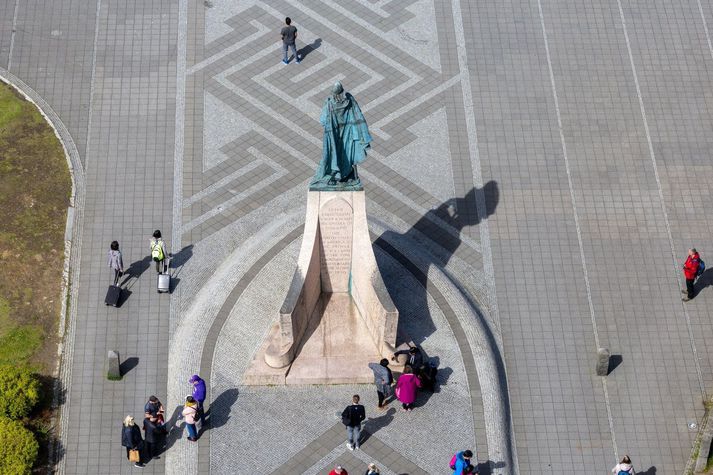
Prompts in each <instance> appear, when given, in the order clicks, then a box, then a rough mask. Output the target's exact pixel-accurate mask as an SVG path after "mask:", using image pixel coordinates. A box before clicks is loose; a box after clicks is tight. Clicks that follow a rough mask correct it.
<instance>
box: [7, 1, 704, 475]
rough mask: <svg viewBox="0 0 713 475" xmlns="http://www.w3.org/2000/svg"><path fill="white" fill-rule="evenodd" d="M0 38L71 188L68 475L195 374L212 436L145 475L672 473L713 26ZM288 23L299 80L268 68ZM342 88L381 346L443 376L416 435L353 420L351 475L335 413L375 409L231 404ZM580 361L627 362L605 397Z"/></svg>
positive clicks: (338, 403) (551, 13)
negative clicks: (358, 146)
mask: <svg viewBox="0 0 713 475" xmlns="http://www.w3.org/2000/svg"><path fill="white" fill-rule="evenodd" d="M0 13H1V15H0V67H2V68H5V69H8V70H9V71H10V72H11V73H12V74H14V75H16V76H17V77H19V78H20V79H22V80H23V81H24V82H25V83H27V85H28V86H29V87H30V88H32V89H34V90H35V91H36V92H37V93H38V94H39V96H41V97H42V98H44V99H45V100H46V101H47V103H48V104H49V106H51V107H52V109H54V111H55V112H56V113H57V116H58V117H59V119H60V120H61V121H62V122H63V124H64V125H65V126H66V129H67V130H68V131H69V133H70V134H71V136H72V138H73V141H74V143H75V144H76V149H77V152H78V155H79V157H80V158H81V169H80V167H77V172H78V173H82V177H83V179H84V181H85V182H86V188H85V189H83V190H82V191H83V196H82V197H80V198H81V199H79V200H78V202H79V204H81V203H82V202H83V203H84V206H83V208H82V209H81V210H78V215H79V216H80V217H81V218H82V220H81V222H80V223H79V224H80V226H79V227H78V228H77V232H76V233H75V245H78V244H79V243H81V254H78V253H75V256H74V259H76V260H78V262H75V264H77V265H75V267H74V269H73V270H74V272H75V274H74V275H75V277H76V279H75V280H74V281H73V284H74V286H73V289H74V294H73V295H72V300H71V303H72V305H71V307H70V321H69V325H68V333H67V338H68V344H71V348H68V349H67V352H66V353H65V354H66V355H67V356H68V358H67V364H66V365H65V367H64V368H63V370H64V371H65V373H64V374H68V375H69V374H70V373H71V379H69V380H67V383H68V384H69V386H68V387H67V388H66V389H67V393H66V395H67V403H66V405H65V409H64V412H63V422H64V424H65V426H64V428H65V432H64V434H63V450H64V457H63V459H62V466H61V468H62V470H63V471H64V472H67V473H100V472H111V473H124V472H129V471H131V470H132V468H131V467H130V465H129V464H128V463H127V462H126V460H125V459H124V452H123V450H121V449H120V443H119V429H120V421H121V419H122V417H123V416H124V415H125V414H127V413H133V414H140V413H141V410H142V406H143V403H144V401H145V399H146V398H147V396H148V395H150V394H156V395H157V396H159V398H161V399H162V400H164V402H166V403H167V405H168V406H169V409H170V410H171V411H173V410H174V408H176V407H177V405H178V403H179V401H180V400H181V399H182V398H183V397H184V396H185V394H186V393H187V392H188V391H189V387H188V385H187V383H186V380H187V377H188V376H189V375H190V374H192V373H193V372H198V371H200V373H201V374H203V375H204V376H205V377H206V378H207V379H208V380H209V381H210V383H211V384H210V386H211V388H210V401H211V402H212V405H211V415H210V418H211V424H210V430H208V431H207V432H205V433H204V435H203V437H202V438H201V440H200V442H199V443H198V444H194V445H189V444H188V442H186V441H185V440H177V439H176V438H175V434H174V437H173V438H172V439H171V447H170V449H169V451H168V453H167V454H166V456H165V457H164V458H162V459H161V460H158V461H154V462H152V463H151V464H150V465H149V467H147V468H146V469H145V471H147V472H149V473H152V472H155V473H164V472H170V473H199V472H200V473H207V472H209V471H210V472H215V473H236V472H237V473H252V472H259V473H263V472H264V473H269V472H270V471H272V470H274V471H275V472H276V473H280V470H281V471H282V472H283V473H296V472H304V473H324V469H325V468H326V467H329V466H331V465H333V464H335V463H343V464H344V465H345V466H347V467H348V468H349V469H350V470H352V467H354V468H355V469H356V471H358V470H359V469H361V468H363V466H364V465H365V464H366V463H368V462H369V461H372V460H374V461H377V463H379V464H380V465H381V466H382V467H383V468H384V472H385V473H421V472H420V471H423V472H426V473H439V472H441V471H442V470H443V466H444V464H445V463H447V460H448V459H449V457H450V454H452V452H453V451H454V450H457V449H462V448H464V447H465V446H469V447H475V448H476V449H477V452H478V455H479V457H481V458H482V459H486V460H489V461H490V462H491V463H490V467H491V469H492V471H493V473H517V472H518V467H519V471H520V472H522V473H544V472H550V471H565V470H569V471H571V470H573V469H574V470H579V471H581V472H582V473H606V472H605V471H607V470H609V469H610V468H611V466H612V465H613V464H614V462H615V459H616V458H617V457H619V456H621V455H623V454H624V453H628V454H630V455H631V456H632V458H633V459H634V462H635V464H636V466H637V469H638V470H639V471H640V472H644V473H649V474H653V473H680V472H682V471H683V467H684V464H685V462H686V460H687V458H688V454H689V452H690V448H691V445H692V441H693V438H694V437H695V431H690V430H689V428H688V425H689V424H690V423H695V422H697V421H698V420H699V419H700V418H701V416H702V414H703V408H702V404H701V401H702V398H703V396H704V395H706V394H709V393H710V391H711V386H712V384H713V376H711V374H713V372H712V371H711V369H713V368H711V355H713V352H712V351H711V350H710V349H709V347H708V345H707V342H708V341H713V340H711V336H713V335H711V334H712V333H713V326H712V325H711V319H710V316H711V315H710V311H709V309H708V307H707V305H706V304H707V302H708V301H709V300H710V296H709V295H708V293H709V291H708V290H706V289H704V287H705V286H707V285H708V283H709V282H711V281H713V277H710V276H708V274H706V275H705V276H704V278H703V279H702V280H701V283H700V285H699V286H700V287H701V289H702V293H701V295H700V296H699V297H698V298H697V299H696V300H694V301H693V302H691V303H690V304H687V305H686V306H684V305H683V304H682V303H680V292H679V286H680V284H681V281H680V265H681V259H682V258H683V257H684V256H685V251H686V249H687V248H688V247H690V246H696V247H698V248H699V249H700V250H701V251H702V253H703V257H704V259H705V257H706V255H707V254H706V253H707V251H706V249H713V242H711V240H710V238H708V236H709V235H710V234H711V233H710V231H711V230H710V226H708V225H707V224H706V223H707V220H706V218H707V216H708V215H709V214H710V211H711V205H710V203H711V200H710V194H711V192H710V190H709V187H708V186H707V183H708V182H709V181H711V180H710V178H711V177H713V169H712V168H711V167H712V166H711V165H710V160H709V157H708V154H709V153H710V149H711V140H710V138H709V137H710V131H711V128H712V126H713V118H712V117H713V115H712V114H711V112H713V111H712V110H711V107H712V106H711V105H710V104H709V102H710V101H708V98H709V95H710V94H709V91H710V90H711V86H712V85H713V76H712V75H711V71H713V46H711V39H710V33H709V29H710V28H709V22H710V21H711V18H713V7H711V6H710V5H709V4H707V3H705V2H700V1H699V0H690V1H684V2H682V3H678V4H676V5H671V4H670V2H664V1H663V0H654V1H647V2H620V1H619V0H615V1H613V2H612V1H609V2H594V3H592V2H585V1H579V0H575V1H568V2H552V1H544V0H536V1H528V2H523V1H508V0H504V1H498V2H461V1H458V0H452V1H449V2H431V1H428V0H391V1H389V0H384V1H380V2H375V1H371V0H369V1H367V0H336V1H329V2H328V1H322V0H311V1H307V2H301V3H300V4H299V5H297V4H293V3H290V2H286V1H282V0H275V1H270V2H261V1H241V2H232V1H227V0H211V1H205V2H198V1H195V0H190V1H189V0H179V1H177V2H168V1H161V2H148V3H146V2H137V1H129V2H121V4H117V3H115V2H106V1H105V0H81V1H80V0H63V1H61V2H52V3H49V4H48V3H46V2H38V1H32V2H29V3H28V2H20V1H15V2H13V1H7V2H5V3H3V4H1V5H0ZM285 15H289V16H291V17H292V18H293V19H294V21H295V24H296V26H297V28H298V29H299V32H300V35H299V38H298V44H299V46H300V47H301V48H303V53H304V54H305V55H306V57H305V58H304V61H303V62H302V64H300V65H295V64H290V65H288V66H284V65H282V64H281V63H280V62H279V59H280V58H279V55H280V48H279V43H278V37H277V31H278V30H279V28H280V25H281V23H282V21H283V19H284V16H285ZM337 79H341V80H342V81H343V82H344V84H345V86H346V88H347V90H349V91H351V92H353V93H354V94H355V95H356V97H357V98H358V99H359V102H360V104H361V105H362V108H363V110H364V112H365V115H366V117H367V119H368V120H369V124H370V128H371V130H372V133H373V135H374V137H375V142H374V144H373V152H372V153H371V154H370V158H369V161H368V162H367V163H366V164H365V165H364V167H363V171H362V173H361V174H362V176H363V179H364V181H365V183H366V189H367V196H368V202H369V205H368V206H369V216H370V223H369V225H370V231H371V233H372V236H373V239H374V242H375V252H376V255H377V260H378V261H379V265H380V267H381V268H382V272H383V273H384V275H385V276H386V279H385V280H386V283H387V286H388V287H389V290H390V292H391V293H392V295H393V296H394V300H395V302H396V304H397V306H398V307H399V310H400V312H401V316H402V317H401V323H402V325H404V327H405V328H407V329H408V331H409V332H410V333H411V335H412V336H413V337H414V338H415V340H416V341H417V342H418V343H419V344H421V345H422V346H423V347H424V349H426V351H427V352H429V354H431V355H434V356H438V357H439V359H440V361H441V366H442V368H443V371H442V372H441V375H442V376H441V379H442V381H441V382H442V384H441V391H440V392H438V393H436V394H433V395H432V396H430V397H427V395H424V398H423V399H422V402H423V403H425V406H424V407H423V408H419V410H417V411H415V412H414V413H413V414H410V415H408V416H407V415H405V414H401V413H393V412H385V413H376V411H369V417H370V421H369V423H368V424H367V432H369V434H370V437H369V439H368V440H367V441H366V442H365V444H364V446H363V451H360V452H353V453H352V452H349V451H347V450H346V448H345V447H344V445H343V440H342V439H341V437H343V434H341V433H340V432H341V430H342V428H341V427H340V425H339V424H338V420H337V418H336V416H335V412H336V411H339V410H341V408H342V406H344V405H345V404H346V402H345V401H347V402H348V398H349V396H350V395H351V394H352V393H353V392H359V393H360V394H362V395H363V396H364V397H365V399H366V401H367V404H369V405H373V403H374V401H372V399H374V395H373V389H372V388H371V387H367V386H360V387H349V386H343V387H327V388H316V387H315V388H289V389H288V388H246V387H243V386H241V383H240V381H241V377H242V372H243V371H244V368H245V366H246V365H247V363H248V362H249V360H250V358H251V357H252V354H253V353H254V351H255V349H256V347H257V345H258V344H259V342H260V341H262V338H263V337H264V335H265V334H266V332H267V329H268V326H269V323H270V322H271V321H272V320H273V319H274V317H275V314H276V307H279V305H280V303H281V300H282V296H283V295H284V288H285V286H286V285H287V282H289V276H290V273H291V271H292V270H291V269H292V266H293V265H294V261H295V258H296V253H297V248H298V246H299V239H300V235H301V224H302V219H303V216H304V202H305V187H306V182H307V180H308V178H309V177H310V176H311V174H312V171H313V169H314V167H315V165H316V163H317V161H318V159H319V156H320V150H321V130H320V127H319V124H318V121H317V117H318V114H319V108H320V105H321V101H322V100H323V98H324V97H325V95H326V94H327V91H328V89H329V86H330V84H331V83H333V82H334V81H335V80H337ZM155 228H161V229H162V231H163V232H164V234H165V235H166V236H167V237H168V240H169V243H170V244H171V248H172V251H173V252H174V253H176V254H177V255H178V256H177V258H176V259H175V260H174V270H173V272H174V277H175V278H174V283H175V288H174V292H173V294H172V295H171V296H168V295H158V294H156V292H155V291H154V285H155V282H154V276H153V271H152V270H151V269H149V268H148V266H147V264H148V262H147V261H146V260H144V258H145V256H146V253H147V239H148V236H149V234H150V232H151V231H152V230H153V229H155ZM113 239H118V240H119V242H120V243H121V245H122V250H123V251H124V256H125V260H126V262H127V263H131V262H133V263H134V266H133V269H134V270H135V272H134V273H133V275H134V277H133V278H132V279H130V280H129V281H128V282H127V285H128V286H129V287H130V289H129V290H130V292H131V293H130V294H129V295H128V298H127V300H126V302H125V303H124V305H122V307H121V308H120V309H113V308H109V309H107V308H106V307H104V305H103V302H102V299H103V294H104V291H105V286H106V284H107V283H108V282H109V279H110V276H109V271H108V269H107V268H106V267H105V263H104V253H105V251H106V246H107V245H108V243H109V242H110V241H111V240H113ZM709 272H713V270H711V271H709ZM712 275H713V274H712ZM275 296H277V297H275ZM599 346H608V347H610V348H611V349H612V351H613V353H615V354H618V355H620V356H621V363H620V364H619V365H618V366H617V367H616V368H615V370H614V371H613V373H612V374H611V375H610V376H609V377H607V378H605V379H603V378H599V377H596V376H594V375H593V362H594V355H595V351H596V348H597V347H599ZM109 349H116V350H118V351H119V352H120V353H121V354H122V357H123V358H124V359H126V360H127V364H126V365H125V367H126V369H127V370H129V371H128V373H127V375H126V377H125V378H124V381H122V382H121V383H110V382H108V381H106V379H105V378H104V372H105V368H104V358H105V356H106V351H107V350H109ZM506 374H507V378H506ZM286 406H287V407H288V408H289V409H290V410H289V411H285V408H286ZM402 416H403V417H402ZM407 417H410V418H407ZM511 424H512V425H511ZM416 433H424V434H425V433H430V436H429V438H425V437H423V438H420V437H414V434H416ZM340 444H341V445H340ZM275 453H279V454H280V459H281V460H282V461H284V462H285V464H284V466H281V467H278V466H275V465H274V462H272V460H274V454H275ZM96 454H101V457H97V456H96ZM164 459H165V460H166V461H167V462H166V465H165V467H164V465H163V463H164Z"/></svg>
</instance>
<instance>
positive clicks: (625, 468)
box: [611, 249, 695, 475]
mask: <svg viewBox="0 0 713 475" xmlns="http://www.w3.org/2000/svg"><path fill="white" fill-rule="evenodd" d="M693 251H695V249H693ZM611 471H612V473H615V474H616V475H634V474H635V473H636V472H634V466H633V465H632V464H631V459H630V458H629V456H628V455H624V456H623V457H622V458H621V462H619V463H618V464H616V465H615V466H614V468H612V469H611Z"/></svg>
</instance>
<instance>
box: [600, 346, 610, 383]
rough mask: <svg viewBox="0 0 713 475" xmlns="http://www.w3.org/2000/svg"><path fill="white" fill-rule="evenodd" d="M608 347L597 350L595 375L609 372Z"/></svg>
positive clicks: (604, 374) (603, 374)
mask: <svg viewBox="0 0 713 475" xmlns="http://www.w3.org/2000/svg"><path fill="white" fill-rule="evenodd" d="M610 356H611V353H609V348H599V350H598V351H597V376H606V375H607V374H609V357H610Z"/></svg>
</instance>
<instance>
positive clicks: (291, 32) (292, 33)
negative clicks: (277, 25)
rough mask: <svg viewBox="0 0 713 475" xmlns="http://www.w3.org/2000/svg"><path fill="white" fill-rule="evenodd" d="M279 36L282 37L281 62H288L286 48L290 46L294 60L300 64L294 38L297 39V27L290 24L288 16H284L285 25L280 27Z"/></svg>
mask: <svg viewBox="0 0 713 475" xmlns="http://www.w3.org/2000/svg"><path fill="white" fill-rule="evenodd" d="M280 38H282V52H283V58H282V62H283V63H285V64H289V63H290V60H289V58H288V56H287V48H290V49H291V50H292V54H293V55H294V57H295V62H296V63H297V64H300V57H299V56H297V46H295V40H296V39H297V27H295V26H294V25H293V24H292V20H291V19H290V17H287V18H285V26H284V27H282V30H280Z"/></svg>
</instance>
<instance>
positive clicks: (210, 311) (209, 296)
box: [166, 211, 302, 474]
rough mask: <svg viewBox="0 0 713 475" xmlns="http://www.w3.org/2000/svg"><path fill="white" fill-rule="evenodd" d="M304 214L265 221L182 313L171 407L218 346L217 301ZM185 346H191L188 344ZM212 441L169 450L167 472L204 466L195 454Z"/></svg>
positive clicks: (174, 344) (173, 352) (171, 369)
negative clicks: (214, 329) (207, 352)
mask: <svg viewBox="0 0 713 475" xmlns="http://www.w3.org/2000/svg"><path fill="white" fill-rule="evenodd" d="M301 214H302V212H301V211H298V212H293V213H291V214H290V215H286V216H280V217H279V218H280V219H276V220H275V221H273V222H272V223H265V224H264V226H263V228H262V229H261V232H263V233H264V234H263V235H262V238H259V239H258V238H257V237H256V236H253V237H251V239H250V243H251V244H247V243H245V244H244V245H243V246H241V247H239V248H238V249H236V250H235V251H233V252H232V253H231V254H230V255H229V256H226V257H225V259H224V261H223V262H222V263H221V264H220V266H219V267H218V269H217V270H216V271H215V272H213V274H212V276H211V278H210V280H209V281H207V282H205V283H204V285H203V286H202V287H201V288H200V290H199V291H198V293H197V294H196V295H195V296H194V297H193V298H192V299H191V304H190V306H189V308H187V309H185V310H182V311H181V312H180V313H181V320H180V321H179V322H177V323H176V329H175V331H174V333H173V335H172V340H171V343H170V347H169V348H170V349H169V363H168V374H169V375H173V376H174V377H173V378H169V380H168V390H167V394H168V405H169V407H176V406H178V405H179V404H180V403H181V401H182V398H183V397H184V396H185V383H184V381H187V380H188V377H189V376H190V374H191V373H193V372H197V371H199V369H200V368H201V367H202V362H201V354H202V352H203V351H204V347H205V346H207V345H209V344H210V345H215V342H214V341H209V340H208V336H209V334H210V329H211V325H212V323H213V321H214V319H215V318H216V317H217V314H218V311H219V309H220V308H221V306H222V303H221V304H217V303H216V302H217V301H220V299H222V302H225V300H227V299H228V297H229V294H230V292H231V291H232V289H233V288H234V287H235V285H234V283H235V282H237V281H239V280H240V278H241V276H243V275H245V274H246V273H247V269H248V268H249V267H250V266H251V265H252V264H253V263H254V262H256V261H257V260H259V259H260V258H261V257H262V256H263V253H261V252H256V250H255V249H254V248H255V247H256V246H258V247H259V246H260V245H262V244H264V243H267V244H269V243H270V242H271V241H279V239H277V236H279V235H284V234H286V233H282V232H280V231H281V229H283V228H284V227H289V226H292V228H290V229H293V228H294V224H292V223H293V222H296V221H299V220H300V219H301ZM231 282H232V284H231ZM216 287H217V288H216ZM216 307H217V308H216ZM197 315H200V318H191V317H192V316H193V317H195V316H197ZM196 341H199V342H200V345H199V344H192V343H190V342H196ZM186 345H188V347H185V346H186ZM208 374H210V372H209V373H206V375H204V377H205V376H207V375H208ZM206 383H207V384H206V386H207V389H208V400H209V401H210V400H211V399H210V395H211V390H210V386H211V385H210V380H209V377H208V378H206ZM209 443H210V442H209V439H208V438H206V439H205V440H204V442H202V443H201V444H198V445H199V447H195V446H188V445H187V444H179V446H178V447H175V448H174V449H173V450H171V451H170V452H169V453H167V459H166V469H167V473H177V474H179V473H184V472H185V471H186V470H188V471H191V470H192V469H197V468H198V467H200V466H203V464H199V462H198V460H197V457H196V456H195V454H196V453H198V451H199V450H200V445H205V444H209ZM204 458H207V457H204Z"/></svg>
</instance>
